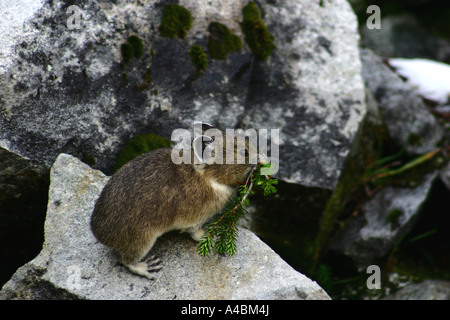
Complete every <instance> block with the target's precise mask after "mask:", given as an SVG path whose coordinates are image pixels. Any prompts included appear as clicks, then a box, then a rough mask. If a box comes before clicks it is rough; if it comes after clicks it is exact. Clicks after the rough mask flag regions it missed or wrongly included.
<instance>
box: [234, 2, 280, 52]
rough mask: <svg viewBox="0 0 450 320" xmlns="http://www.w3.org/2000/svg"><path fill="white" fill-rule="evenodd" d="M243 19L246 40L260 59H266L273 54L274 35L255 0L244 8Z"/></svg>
mask: <svg viewBox="0 0 450 320" xmlns="http://www.w3.org/2000/svg"><path fill="white" fill-rule="evenodd" d="M242 15H243V17H244V18H243V21H242V23H241V29H242V32H243V33H244V36H245V37H244V39H245V42H247V44H248V46H249V48H250V50H251V51H252V53H253V54H254V55H255V57H256V58H258V59H261V60H263V59H266V58H267V57H269V56H270V55H271V54H272V51H273V49H275V45H274V44H273V40H274V37H273V36H272V34H271V33H270V32H269V29H268V28H267V26H266V25H265V23H264V21H262V19H261V13H260V11H259V8H258V6H257V5H256V4H255V3H254V2H250V3H248V4H247V5H246V6H245V7H244V8H243V9H242Z"/></svg>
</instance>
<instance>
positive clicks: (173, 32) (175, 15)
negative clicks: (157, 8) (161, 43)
mask: <svg viewBox="0 0 450 320" xmlns="http://www.w3.org/2000/svg"><path fill="white" fill-rule="evenodd" d="M191 27H192V15H191V13H190V12H189V10H188V9H186V8H184V7H182V6H180V5H178V4H168V5H166V6H165V7H164V11H163V15H162V20H161V26H160V28H159V32H160V34H161V35H162V36H163V37H167V38H175V37H179V38H181V39H184V37H185V36H186V34H187V32H188V31H189V30H190V29H191Z"/></svg>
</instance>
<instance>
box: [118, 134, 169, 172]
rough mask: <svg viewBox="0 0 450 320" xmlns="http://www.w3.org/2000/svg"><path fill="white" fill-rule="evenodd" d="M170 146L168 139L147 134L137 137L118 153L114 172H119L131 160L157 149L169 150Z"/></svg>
mask: <svg viewBox="0 0 450 320" xmlns="http://www.w3.org/2000/svg"><path fill="white" fill-rule="evenodd" d="M171 144H172V142H171V141H170V140H169V139H166V138H164V137H161V136H158V135H156V134H152V133H147V134H141V135H138V136H136V137H134V138H133V139H131V140H130V141H129V142H128V144H127V146H126V147H125V148H124V149H123V150H122V151H120V152H119V154H118V155H117V158H116V163H115V165H114V171H117V170H119V169H120V168H121V167H122V166H123V165H124V164H126V163H127V162H128V161H130V160H133V159H134V158H136V157H137V156H139V155H141V154H144V153H146V152H149V151H152V150H155V149H159V148H169V147H170V146H171Z"/></svg>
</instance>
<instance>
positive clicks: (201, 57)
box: [189, 45, 208, 75]
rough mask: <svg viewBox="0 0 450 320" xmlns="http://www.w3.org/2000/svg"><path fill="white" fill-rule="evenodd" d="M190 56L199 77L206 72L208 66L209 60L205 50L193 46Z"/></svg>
mask: <svg viewBox="0 0 450 320" xmlns="http://www.w3.org/2000/svg"><path fill="white" fill-rule="evenodd" d="M189 56H190V57H191V61H192V63H193V64H194V67H195V69H196V70H197V75H201V74H202V73H203V71H205V70H206V67H207V65H208V58H207V56H206V52H205V50H203V48H202V47H201V46H198V45H193V46H192V47H191V48H190V49H189Z"/></svg>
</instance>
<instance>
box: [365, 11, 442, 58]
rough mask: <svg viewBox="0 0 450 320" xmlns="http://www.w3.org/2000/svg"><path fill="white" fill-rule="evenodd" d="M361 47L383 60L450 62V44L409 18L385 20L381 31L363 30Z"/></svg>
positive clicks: (387, 18) (404, 15)
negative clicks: (400, 58)
mask: <svg viewBox="0 0 450 320" xmlns="http://www.w3.org/2000/svg"><path fill="white" fill-rule="evenodd" d="M360 30H361V46H363V47H367V48H370V49H372V50H373V51H375V52H376V53H377V54H378V55H380V56H382V57H386V58H387V57H389V58H391V57H402V58H426V59H432V60H437V61H447V62H450V41H448V40H446V39H443V38H440V37H438V36H436V35H434V34H432V33H430V32H427V31H425V30H424V29H423V28H421V27H420V25H419V23H418V22H417V20H416V18H415V17H414V16H412V15H410V14H401V15H393V16H386V17H383V18H382V21H381V28H380V29H368V28H366V27H365V25H364V26H362V28H361V29H360Z"/></svg>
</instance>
